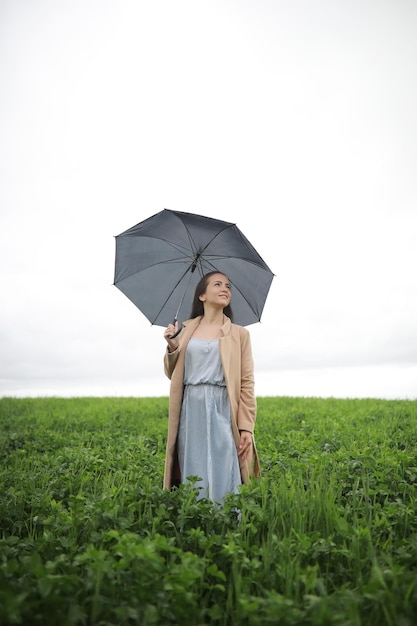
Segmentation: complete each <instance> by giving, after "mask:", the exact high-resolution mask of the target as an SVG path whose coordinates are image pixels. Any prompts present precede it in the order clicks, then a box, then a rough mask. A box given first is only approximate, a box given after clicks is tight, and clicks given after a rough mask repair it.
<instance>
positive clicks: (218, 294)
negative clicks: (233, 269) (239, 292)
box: [200, 274, 232, 309]
mask: <svg viewBox="0 0 417 626" xmlns="http://www.w3.org/2000/svg"><path fill="white" fill-rule="evenodd" d="M231 299H232V292H231V287H230V282H229V279H228V278H227V276H225V275H224V274H213V275H212V276H210V277H209V279H208V282H207V287H206V291H205V293H203V294H202V295H201V296H200V300H201V301H202V302H206V303H207V304H213V305H221V306H222V308H223V309H224V308H225V307H226V306H227V305H228V304H230V301H231Z"/></svg>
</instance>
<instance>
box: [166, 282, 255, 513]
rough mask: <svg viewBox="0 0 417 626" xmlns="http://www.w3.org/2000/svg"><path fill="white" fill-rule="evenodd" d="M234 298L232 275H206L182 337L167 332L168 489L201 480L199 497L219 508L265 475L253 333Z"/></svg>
mask: <svg viewBox="0 0 417 626" xmlns="http://www.w3.org/2000/svg"><path fill="white" fill-rule="evenodd" d="M231 298H232V294H231V288H230V282H229V279H228V278H227V276H225V275H224V274H221V273H219V272H210V273H209V274H206V275H205V276H203V278H202V279H201V280H200V282H199V283H198V285H197V287H196V290H195V294H194V301H193V305H192V311H191V317H190V319H189V320H187V321H186V322H184V324H183V326H182V328H181V332H180V333H179V334H178V336H177V337H174V338H173V337H172V336H173V335H174V334H175V333H176V332H177V325H178V323H176V324H175V326H174V325H173V324H169V326H168V327H167V328H166V330H165V333H164V338H165V339H166V341H167V343H168V346H167V350H166V353H165V356H164V370H165V374H166V375H167V376H168V378H169V379H170V380H171V385H170V396H169V421H168V440H167V448H166V458H165V474H164V486H165V487H166V488H168V489H172V488H173V487H174V486H175V485H178V484H179V483H181V482H186V481H187V479H188V478H189V477H193V480H196V477H198V480H196V482H195V484H196V487H199V488H200V494H199V497H208V498H210V499H211V500H213V501H215V502H220V503H221V502H222V500H223V498H224V496H225V495H226V494H227V493H237V492H238V488H239V485H241V484H242V483H243V484H247V483H248V482H249V479H250V477H251V476H259V475H260V470H259V461H258V455H257V451H256V447H255V440H254V434H253V433H254V428H255V421H256V398H255V391H254V366H253V358H252V349H251V342H250V335H249V332H248V331H247V330H246V328H244V327H243V326H238V325H236V324H233V322H232V320H233V314H232V309H231V306H230V302H231Z"/></svg>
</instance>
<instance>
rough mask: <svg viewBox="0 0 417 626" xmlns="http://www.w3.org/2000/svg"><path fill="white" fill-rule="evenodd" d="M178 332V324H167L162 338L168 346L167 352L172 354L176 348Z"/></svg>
mask: <svg viewBox="0 0 417 626" xmlns="http://www.w3.org/2000/svg"><path fill="white" fill-rule="evenodd" d="M177 331H178V322H175V324H168V326H167V327H166V329H165V332H164V337H165V339H166V342H167V344H168V352H174V350H176V349H177V348H178V339H176V338H175V336H176V333H177Z"/></svg>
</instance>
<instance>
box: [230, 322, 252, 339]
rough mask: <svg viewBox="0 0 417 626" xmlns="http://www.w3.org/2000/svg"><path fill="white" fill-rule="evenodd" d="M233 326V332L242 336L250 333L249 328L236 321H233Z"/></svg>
mask: <svg viewBox="0 0 417 626" xmlns="http://www.w3.org/2000/svg"><path fill="white" fill-rule="evenodd" d="M231 328H232V332H234V333H236V334H239V335H240V336H241V337H243V336H248V335H249V331H248V329H247V328H245V327H244V326H240V324H235V323H234V322H232V324H231Z"/></svg>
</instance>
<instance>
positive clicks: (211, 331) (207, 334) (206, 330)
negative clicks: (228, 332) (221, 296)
mask: <svg viewBox="0 0 417 626" xmlns="http://www.w3.org/2000/svg"><path fill="white" fill-rule="evenodd" d="M223 324H224V315H223V311H221V312H220V311H210V312H208V313H207V312H206V311H205V312H204V315H203V317H202V318H201V320H200V323H199V325H198V326H197V328H196V329H195V331H194V333H193V337H195V338H196V339H218V338H219V337H220V336H221V332H220V328H221V327H222V326H223Z"/></svg>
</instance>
